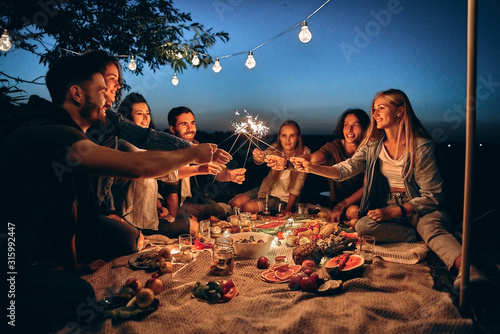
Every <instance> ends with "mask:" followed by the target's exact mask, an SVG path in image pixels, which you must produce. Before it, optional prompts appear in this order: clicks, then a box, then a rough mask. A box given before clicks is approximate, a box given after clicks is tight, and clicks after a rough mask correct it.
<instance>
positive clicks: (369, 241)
mask: <svg viewBox="0 0 500 334" xmlns="http://www.w3.org/2000/svg"><path fill="white" fill-rule="evenodd" d="M374 254H375V238H374V237H372V236H368V235H364V236H362V237H361V256H362V257H364V259H365V263H372V261H373V255H374Z"/></svg>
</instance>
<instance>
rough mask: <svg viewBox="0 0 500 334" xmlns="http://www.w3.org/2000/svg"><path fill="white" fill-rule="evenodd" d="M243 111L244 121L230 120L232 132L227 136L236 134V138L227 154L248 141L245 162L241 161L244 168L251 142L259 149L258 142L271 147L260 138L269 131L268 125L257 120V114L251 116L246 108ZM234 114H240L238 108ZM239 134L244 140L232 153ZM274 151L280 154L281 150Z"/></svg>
mask: <svg viewBox="0 0 500 334" xmlns="http://www.w3.org/2000/svg"><path fill="white" fill-rule="evenodd" d="M243 111H244V113H245V117H244V119H245V120H244V121H240V122H231V124H232V126H233V127H234V133H233V134H232V135H231V136H229V138H231V137H232V136H236V138H235V139H234V143H233V145H232V146H231V148H230V149H229V154H231V155H233V154H234V153H236V152H237V151H238V150H239V149H240V148H242V147H243V146H244V145H245V144H246V143H247V142H248V149H247V153H246V156H245V162H244V163H243V168H244V167H245V165H246V162H247V158H248V154H249V153H250V148H251V146H252V144H253V145H255V146H256V148H257V149H259V150H260V147H259V142H261V143H263V144H264V145H266V146H269V147H272V146H271V145H269V144H267V143H266V142H265V141H263V140H262V139H261V138H263V137H265V136H266V135H267V134H268V132H269V127H268V126H267V125H266V123H265V122H263V121H259V120H258V117H259V116H255V117H253V116H252V115H250V114H249V113H248V112H247V111H246V110H243ZM234 115H235V116H240V112H239V111H238V110H236V111H235V112H234ZM241 135H243V136H244V137H246V139H245V141H244V142H243V144H241V145H240V146H239V147H238V148H237V149H236V151H235V152H234V153H231V151H232V150H233V147H234V145H235V144H236V142H237V141H238V139H239V138H240V136H241ZM229 138H227V139H229ZM227 139H226V140H227ZM226 140H224V141H223V142H225V141H226ZM221 144H222V143H221ZM219 145H220V144H219ZM272 148H273V149H274V150H276V149H275V148H274V147H272ZM276 151H277V152H278V153H280V154H281V152H280V151H279V150H276Z"/></svg>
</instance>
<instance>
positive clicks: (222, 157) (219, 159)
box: [212, 148, 233, 165]
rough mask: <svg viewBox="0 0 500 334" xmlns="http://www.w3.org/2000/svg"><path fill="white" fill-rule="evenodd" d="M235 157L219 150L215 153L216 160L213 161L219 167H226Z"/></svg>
mask: <svg viewBox="0 0 500 334" xmlns="http://www.w3.org/2000/svg"><path fill="white" fill-rule="evenodd" d="M232 159H233V157H232V156H231V154H229V153H227V152H226V151H224V150H223V149H221V148H219V149H217V151H215V153H214V158H213V159H212V162H214V163H216V164H219V165H225V164H227V163H228V162H229V161H231V160H232Z"/></svg>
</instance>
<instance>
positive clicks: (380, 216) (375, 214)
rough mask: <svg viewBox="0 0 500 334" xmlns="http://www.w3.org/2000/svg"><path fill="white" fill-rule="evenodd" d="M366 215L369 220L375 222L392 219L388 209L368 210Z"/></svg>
mask: <svg viewBox="0 0 500 334" xmlns="http://www.w3.org/2000/svg"><path fill="white" fill-rule="evenodd" d="M398 210H399V208H398ZM366 215H367V216H368V218H371V219H373V220H375V221H377V222H379V221H382V220H387V219H389V218H392V214H391V210H390V209H375V210H369V211H368V213H367V214H366Z"/></svg>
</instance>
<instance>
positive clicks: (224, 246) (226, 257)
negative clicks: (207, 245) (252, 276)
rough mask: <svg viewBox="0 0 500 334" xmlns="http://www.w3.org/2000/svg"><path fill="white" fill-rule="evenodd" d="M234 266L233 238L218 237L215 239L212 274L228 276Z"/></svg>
mask: <svg viewBox="0 0 500 334" xmlns="http://www.w3.org/2000/svg"><path fill="white" fill-rule="evenodd" d="M233 268H234V249H233V239H231V238H218V239H215V243H214V251H213V258H212V265H211V266H210V272H209V274H210V275H214V276H227V275H231V274H232V273H233Z"/></svg>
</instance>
